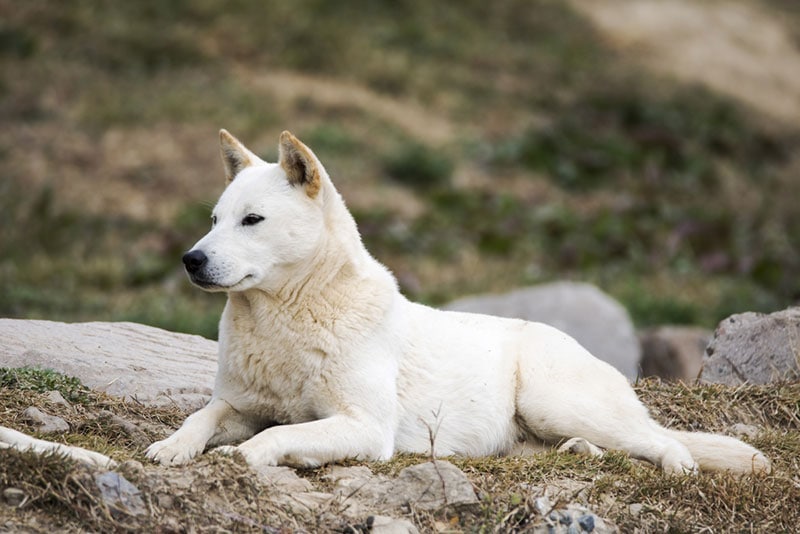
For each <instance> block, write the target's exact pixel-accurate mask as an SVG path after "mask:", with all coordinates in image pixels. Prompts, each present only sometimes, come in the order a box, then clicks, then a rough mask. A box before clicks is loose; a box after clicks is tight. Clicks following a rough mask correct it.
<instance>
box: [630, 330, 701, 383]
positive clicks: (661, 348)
mask: <svg viewBox="0 0 800 534" xmlns="http://www.w3.org/2000/svg"><path fill="white" fill-rule="evenodd" d="M712 336H713V333H712V332H711V331H710V330H706V329H705V328H700V327H697V326H657V327H654V328H648V329H646V330H643V331H642V332H640V333H639V342H640V344H641V347H642V363H641V366H642V376H658V377H661V378H663V379H665V380H681V381H683V382H686V383H690V382H694V381H695V380H697V375H698V374H700V368H701V367H702V366H703V356H704V355H705V352H706V346H708V342H709V341H711V337H712Z"/></svg>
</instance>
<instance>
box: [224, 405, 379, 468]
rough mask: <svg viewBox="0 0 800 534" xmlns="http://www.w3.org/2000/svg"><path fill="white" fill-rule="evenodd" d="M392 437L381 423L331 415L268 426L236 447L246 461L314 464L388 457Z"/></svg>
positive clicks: (304, 465) (312, 465)
mask: <svg viewBox="0 0 800 534" xmlns="http://www.w3.org/2000/svg"><path fill="white" fill-rule="evenodd" d="M393 449H394V436H393V433H392V431H391V429H389V428H388V427H387V425H386V424H385V423H380V422H377V421H375V422H372V421H368V420H362V419H358V418H354V417H351V416H346V415H334V416H331V417H328V418H325V419H319V420H317V421H310V422H307V423H300V424H294V425H282V426H274V427H271V428H268V429H266V430H264V431H262V432H260V433H259V434H257V435H256V436H254V437H253V438H251V439H249V440H247V441H245V442H244V443H242V444H241V445H239V446H238V447H226V448H225V451H223V452H233V451H238V452H240V453H241V454H242V455H243V456H244V458H245V460H247V463H248V464H250V465H252V466H259V465H290V466H292V467H316V466H319V465H323V464H326V463H330V462H336V461H339V460H344V459H346V458H358V459H364V460H388V459H389V458H390V457H391V456H392V453H393Z"/></svg>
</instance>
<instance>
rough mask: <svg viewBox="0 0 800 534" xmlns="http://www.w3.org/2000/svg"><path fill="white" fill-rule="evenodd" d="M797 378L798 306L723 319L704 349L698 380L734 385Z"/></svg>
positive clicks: (799, 351) (799, 347)
mask: <svg viewBox="0 0 800 534" xmlns="http://www.w3.org/2000/svg"><path fill="white" fill-rule="evenodd" d="M798 378H800V308H797V307H795V308H788V309H786V310H783V311H779V312H775V313H771V314H769V315H765V314H761V313H753V312H747V313H742V314H738V315H732V316H730V317H728V318H727V319H725V320H723V321H722V322H721V323H720V324H719V326H717V329H716V331H715V332H714V338H713V339H712V340H711V343H709V345H708V348H707V349H706V356H705V358H704V359H703V368H702V370H701V372H700V381H701V382H706V383H719V384H726V385H729V386H737V385H740V384H744V383H750V384H769V383H771V382H776V381H782V380H797V379H798Z"/></svg>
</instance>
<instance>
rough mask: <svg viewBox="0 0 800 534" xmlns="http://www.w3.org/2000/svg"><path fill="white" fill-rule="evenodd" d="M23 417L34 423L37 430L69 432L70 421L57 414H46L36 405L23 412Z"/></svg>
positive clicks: (55, 432)
mask: <svg viewBox="0 0 800 534" xmlns="http://www.w3.org/2000/svg"><path fill="white" fill-rule="evenodd" d="M22 418H23V419H26V420H27V421H29V422H31V423H33V424H34V425H35V426H36V427H37V430H39V432H42V433H44V434H58V433H63V432H69V423H67V422H66V421H65V420H64V419H62V418H61V417H58V416H56V415H50V414H46V413H44V412H43V411H41V410H40V409H39V408H36V407H34V406H31V407H30V408H27V409H26V410H25V411H24V412H22Z"/></svg>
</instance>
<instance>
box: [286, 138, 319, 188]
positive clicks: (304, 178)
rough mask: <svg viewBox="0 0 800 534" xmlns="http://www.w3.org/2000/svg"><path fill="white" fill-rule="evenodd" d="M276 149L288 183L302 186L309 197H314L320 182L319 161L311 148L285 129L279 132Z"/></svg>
mask: <svg viewBox="0 0 800 534" xmlns="http://www.w3.org/2000/svg"><path fill="white" fill-rule="evenodd" d="M278 150H279V152H280V162H279V163H280V166H281V168H282V169H283V170H284V171H285V172H286V176H287V177H288V178H289V183H290V184H292V185H294V186H303V187H304V188H305V190H306V194H307V195H308V196H309V197H311V198H314V197H316V196H317V193H319V190H320V188H321V187H322V183H321V181H320V173H319V163H318V162H317V158H316V157H315V156H314V154H313V153H312V152H311V150H310V149H309V148H308V147H307V146H306V145H304V144H303V143H301V142H300V140H299V139H297V138H296V137H295V136H293V135H292V134H291V133H289V132H286V131H284V132H283V133H282V134H281V140H280V143H279V145H278Z"/></svg>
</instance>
